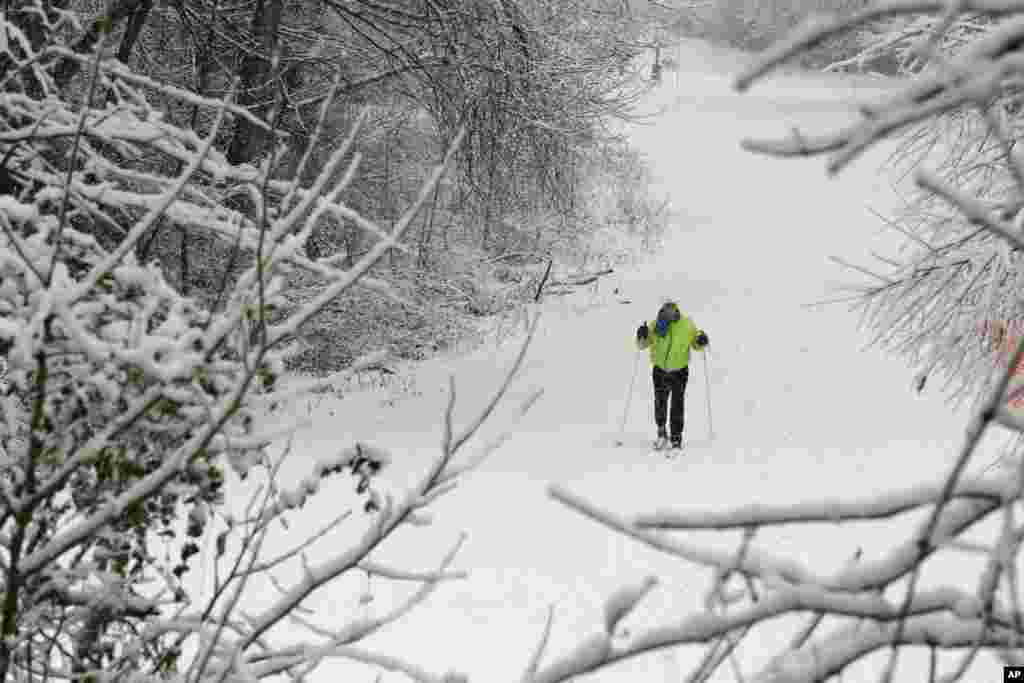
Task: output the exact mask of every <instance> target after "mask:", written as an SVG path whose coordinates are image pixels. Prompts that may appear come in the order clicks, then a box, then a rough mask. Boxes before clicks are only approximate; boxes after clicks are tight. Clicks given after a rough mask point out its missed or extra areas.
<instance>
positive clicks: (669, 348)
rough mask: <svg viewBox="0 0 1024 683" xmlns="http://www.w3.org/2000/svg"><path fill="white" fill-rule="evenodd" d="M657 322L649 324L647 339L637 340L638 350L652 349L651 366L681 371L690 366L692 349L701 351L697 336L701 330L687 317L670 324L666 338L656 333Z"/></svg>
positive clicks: (653, 321) (684, 316) (652, 321)
mask: <svg viewBox="0 0 1024 683" xmlns="http://www.w3.org/2000/svg"><path fill="white" fill-rule="evenodd" d="M657 322H658V321H657V320H651V321H650V322H648V323H647V329H648V330H650V333H649V334H648V335H647V339H636V337H634V340H636V344H637V347H638V348H641V349H646V348H649V349H650V353H651V365H655V366H657V367H659V368H661V369H662V370H679V369H680V368H685V367H687V366H689V365H690V349H699V348H700V347H699V346H698V345H697V335H698V334H700V330H699V329H698V328H697V326H696V325H695V324H694V322H693V321H692V320H690V318H689V317H688V316H686V315H682V316H680V318H679V320H674V321H672V322H670V323H669V325H668V331H667V332H666V333H665V336H664V337H659V336H658V333H657V332H655V329H656V325H657Z"/></svg>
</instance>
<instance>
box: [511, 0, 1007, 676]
mask: <svg viewBox="0 0 1024 683" xmlns="http://www.w3.org/2000/svg"><path fill="white" fill-rule="evenodd" d="M966 12H971V13H973V14H971V15H969V16H968V15H965V13H966ZM978 14H982V15H985V14H988V15H989V17H988V19H991V20H992V21H988V19H986V20H985V22H986V25H987V28H986V29H985V30H981V31H976V32H973V33H969V35H967V37H966V38H965V39H963V40H962V38H963V36H964V34H963V33H957V32H958V31H960V30H961V29H962V28H963V27H964V26H965V25H967V24H969V23H970V22H975V21H976V20H977V17H976V16H975V15H978ZM907 15H913V16H916V15H928V16H930V17H931V18H930V19H928V20H927V21H918V20H917V19H914V20H912V21H909V22H908V21H906V20H905V19H904V18H903V17H905V16H907ZM890 19H892V20H893V21H894V23H893V24H892V25H900V26H912V25H917V26H918V27H921V26H925V27H926V28H925V29H924V30H922V31H920V33H919V36H920V38H922V40H919V41H916V43H913V50H914V51H915V53H916V56H917V58H918V59H920V60H921V61H922V62H924V63H925V65H924V68H917V69H913V71H914V73H913V75H912V76H909V77H908V78H907V79H906V80H905V81H902V82H901V83H899V84H897V85H896V87H894V88H893V89H892V90H890V91H889V92H887V93H886V94H885V95H884V96H883V97H880V98H879V99H877V100H876V101H872V102H864V103H862V105H861V107H860V109H859V113H860V117H859V119H858V120H855V121H853V122H851V123H848V124H846V125H845V126H844V127H843V128H841V129H838V130H830V131H826V132H822V133H815V134H808V133H806V132H804V131H800V130H794V131H793V132H792V135H791V136H789V137H787V138H786V139H781V140H746V141H744V143H743V144H744V146H745V147H746V148H747V149H748V150H751V151H756V152H759V153H762V154H766V155H771V156H777V157H806V156H812V155H828V171H829V172H830V173H838V172H839V171H841V170H842V169H843V168H845V167H846V165H847V164H849V163H850V162H852V161H853V160H854V159H856V158H858V157H859V156H860V155H861V154H862V153H863V152H864V151H865V150H867V149H869V148H871V147H874V146H876V145H878V144H879V143H882V142H883V141H887V140H890V139H893V138H896V137H898V136H899V134H900V133H901V132H902V131H905V130H907V129H908V128H909V127H914V126H932V127H933V128H934V129H936V130H938V131H941V132H942V133H944V134H951V135H950V137H945V136H939V135H932V136H931V137H930V139H932V140H936V139H939V140H940V141H941V142H942V143H943V144H945V145H946V149H942V150H939V151H940V152H943V153H944V152H946V151H948V149H950V148H952V149H953V151H954V154H956V153H957V152H962V153H963V155H962V156H961V157H960V159H962V160H964V165H963V166H958V163H957V162H956V161H954V162H953V163H952V164H950V165H949V166H946V167H944V168H942V171H940V172H935V171H932V170H929V169H926V168H922V167H921V166H916V167H914V168H912V169H911V170H912V171H913V174H914V175H913V178H914V181H915V183H916V184H917V186H918V187H919V188H920V190H921V192H922V193H923V194H924V195H925V197H926V199H927V203H925V204H920V205H918V209H917V211H919V212H920V213H919V214H918V215H917V216H916V218H917V219H918V220H917V222H915V223H911V224H909V225H908V224H907V223H906V222H905V221H904V222H903V223H902V224H897V227H898V229H900V230H901V232H903V233H904V234H905V235H906V236H907V238H908V248H907V249H906V250H905V251H904V253H903V254H902V259H900V258H899V257H880V260H881V261H882V262H883V264H882V266H881V267H880V269H879V270H877V271H873V270H871V269H869V268H860V267H858V269H859V270H861V271H862V272H865V273H868V274H870V275H872V276H873V279H874V280H875V282H872V284H871V285H870V286H869V287H868V288H865V290H864V291H866V292H867V293H868V294H869V295H870V298H871V300H872V303H875V304H877V307H876V308H875V310H874V311H873V313H874V314H875V321H876V322H877V324H878V327H879V328H880V333H882V334H885V335H887V336H888V338H889V339H890V340H891V341H895V342H897V348H899V350H900V351H902V352H904V353H906V354H908V355H910V356H911V357H912V358H914V359H915V360H918V361H919V362H920V363H923V364H924V365H925V366H926V367H927V368H928V369H934V368H936V367H938V368H944V369H946V370H948V371H950V372H953V371H956V372H959V373H962V376H963V377H964V378H965V380H966V381H968V382H970V383H971V385H972V386H973V387H979V386H981V387H983V388H984V390H983V391H982V392H980V393H979V395H978V397H977V405H976V411H975V414H974V415H973V416H972V418H971V420H970V422H969V424H968V425H967V427H966V429H965V437H964V440H963V443H961V444H958V445H957V449H958V450H957V453H956V454H957V457H956V459H955V461H954V462H953V463H952V466H951V467H950V469H949V471H948V472H947V473H945V474H944V475H943V476H941V477H940V478H936V479H930V478H929V480H926V481H924V482H923V483H921V484H920V485H917V486H913V487H910V488H907V489H901V490H882V491H872V492H869V493H865V494H864V495H862V496H859V497H851V499H849V500H816V499H809V500H801V501H799V502H793V503H789V504H778V505H775V504H761V503H753V504H750V505H745V506H742V507H739V508H736V509H728V510H694V509H692V508H691V509H685V508H684V509H678V510H677V509H667V510H656V511H653V512H648V513H643V514H639V515H636V516H634V517H631V518H626V517H624V516H621V515H618V514H616V513H614V512H612V511H609V510H606V509H602V508H601V507H599V506H597V505H595V504H593V503H591V502H589V501H587V500H584V499H582V498H580V497H579V496H577V495H575V494H573V493H572V492H570V491H568V490H566V489H564V488H562V487H558V486H555V487H552V488H551V490H550V493H551V495H552V496H553V497H554V498H555V499H557V500H559V501H560V502H561V503H563V504H565V505H566V506H568V507H570V508H572V509H574V510H576V511H578V512H580V513H581V514H583V515H584V516H586V517H588V518H589V519H591V520H595V521H597V522H598V523H600V524H603V525H605V526H606V527H607V528H609V529H610V530H612V531H614V532H616V533H620V534H624V535H627V536H629V537H631V538H633V539H635V540H637V541H638V542H640V543H643V544H645V545H648V546H650V547H654V548H657V549H658V550H660V551H661V552H663V553H665V554H667V555H670V556H672V557H675V558H678V560H679V561H680V562H686V563H692V564H696V565H700V566H703V567H707V568H708V569H709V570H710V571H711V582H710V586H709V589H708V590H707V592H706V593H705V610H704V611H701V612H697V613H693V614H682V615H671V616H669V617H667V618H664V619H655V620H650V621H648V623H643V624H641V625H638V626H636V627H635V628H630V629H628V632H627V630H626V629H622V628H618V627H617V623H618V622H619V621H621V620H622V619H624V618H625V617H628V616H629V614H630V612H631V611H632V609H633V607H634V606H635V605H636V604H637V602H638V601H639V600H640V599H641V598H642V597H643V595H644V590H643V587H642V586H641V587H635V586H634V587H625V588H624V589H623V590H622V591H619V592H617V593H616V594H614V595H613V596H612V597H611V598H609V600H608V604H607V606H606V610H605V612H606V614H614V615H616V617H617V619H615V620H612V619H606V623H605V624H604V625H602V624H600V623H595V626H596V627H598V630H597V632H596V633H595V634H594V635H592V636H591V637H590V638H587V639H585V640H583V641H582V642H580V643H579V645H578V646H577V647H575V648H574V649H572V650H570V651H569V652H567V653H565V654H563V655H562V656H560V657H558V658H552V659H551V660H550V661H545V659H544V657H543V653H544V649H545V648H544V646H543V644H544V639H542V645H541V646H540V647H538V649H537V655H536V656H535V657H534V659H533V660H531V662H530V665H529V670H528V672H527V675H526V676H524V681H532V682H533V683H541V682H543V683H556V682H559V681H570V680H577V677H580V676H583V675H585V674H588V673H591V672H594V671H597V670H599V669H602V668H604V667H609V666H611V665H614V664H616V663H618V662H621V661H623V660H627V659H630V658H634V657H640V656H644V655H648V654H649V653H651V652H653V651H656V650H660V649H663V648H674V647H680V646H687V645H707V646H708V648H707V650H706V655H705V656H704V657H703V658H702V661H701V662H700V664H699V666H698V668H697V669H696V670H694V671H693V672H692V673H691V675H690V676H689V678H688V679H687V680H690V681H708V680H711V679H712V676H714V675H715V672H717V671H719V670H720V669H721V668H722V667H723V664H725V663H726V662H730V663H731V664H732V665H733V672H734V673H735V675H736V678H737V680H743V679H744V677H745V679H746V680H749V681H753V682H754V683H811V682H814V683H818V682H824V681H831V680H877V681H880V682H881V683H891V682H892V681H894V680H900V681H908V683H909V682H914V683H916V682H917V681H923V680H928V681H942V682H943V683H951V682H953V681H980V680H982V679H983V678H986V677H992V676H995V677H996V678H998V676H999V670H998V668H997V666H998V663H1004V664H1007V665H1015V666H1021V665H1024V615H1022V610H1021V605H1022V604H1024V595H1022V591H1021V577H1020V570H1021V566H1022V560H1024V556H1022V552H1021V550H1022V545H1024V526H1022V524H1021V519H1020V510H1021V505H1022V503H1024V460H1022V459H1021V457H1019V453H1018V454H1017V457H1015V458H1008V459H1006V460H1005V461H1004V462H1002V463H999V465H998V466H997V467H986V468H984V469H982V468H980V467H979V468H977V469H978V470H980V472H979V473H977V474H973V473H969V472H968V469H969V467H970V466H971V465H972V464H974V463H973V461H974V460H975V459H976V458H975V456H976V453H977V450H978V448H977V447H978V444H979V443H980V442H981V440H982V438H983V437H986V436H987V435H988V433H989V432H993V431H995V432H996V433H997V436H998V428H999V427H1002V428H1007V429H1009V430H1011V431H1013V432H1016V433H1017V434H1018V435H1019V434H1020V433H1022V432H1024V420H1022V419H1021V417H1020V414H1019V412H1015V411H1014V410H1013V409H1012V408H1013V403H1012V398H1013V397H1012V395H1011V392H1010V388H1011V386H1012V385H1011V380H1012V375H1013V374H1014V372H1015V371H1016V369H1017V368H1019V367H1020V364H1021V361H1022V359H1024V339H1022V338H1018V339H1017V340H1016V341H1015V346H1014V349H1013V351H1012V353H1009V354H1005V355H1008V356H1009V358H1004V359H1003V364H1002V367H1001V369H1000V371H999V372H997V373H993V372H992V371H991V365H992V363H991V361H992V358H993V357H994V356H995V355H996V354H997V353H1000V350H999V349H997V348H996V347H999V346H1001V344H998V343H994V342H995V341H996V340H993V339H991V338H985V336H984V335H983V334H982V329H983V328H984V327H986V326H987V327H988V328H992V327H999V326H1000V325H1002V329H1004V330H1005V329H1006V326H1008V325H1009V324H1011V323H1014V322H1017V321H1019V320H1020V319H1021V315H1020V312H1021V307H1022V303H1024V301H1022V291H1024V290H1022V285H1024V280H1022V273H1024V269H1022V268H1021V265H1020V258H1019V255H1020V254H1021V253H1022V252H1024V237H1022V225H1024V158H1022V157H1021V155H1020V153H1019V150H1018V149H1017V148H1018V147H1019V144H1018V143H1019V142H1020V131H1021V125H1020V123H1021V122H1020V113H1019V108H1016V107H1008V106H1005V104H1006V100H1005V98H1007V97H1012V96H1013V94H1014V93H1015V92H1019V87H1020V83H1021V78H1022V76H1024V60H1022V58H1021V51H1020V46H1021V44H1022V43H1024V2H1017V1H1010V2H992V3H989V2H949V3H934V2H917V1H915V0H909V1H908V2H879V3H877V4H873V5H871V6H869V7H866V8H864V9H862V10H858V11H856V12H853V13H851V14H850V15H849V16H847V17H844V18H838V19H837V18H829V19H817V20H815V21H810V22H807V23H805V24H804V25H802V26H801V27H800V28H798V29H797V30H795V31H794V32H793V35H792V36H791V37H790V38H788V39H786V40H785V41H783V42H781V43H779V44H777V45H774V46H772V47H771V48H769V49H768V50H767V51H766V52H765V54H764V55H763V56H762V57H761V58H760V59H758V60H757V61H756V62H755V63H754V64H752V65H751V66H749V67H748V68H747V69H745V71H744V72H743V73H741V74H739V76H738V77H737V80H736V86H737V88H738V89H739V90H741V91H742V90H745V89H747V88H749V87H750V86H751V85H752V84H754V83H755V82H757V81H758V80H760V79H761V78H763V77H764V76H766V74H768V73H769V72H771V71H773V70H774V69H775V68H777V67H779V66H780V65H782V64H783V63H785V62H787V61H789V60H791V59H795V58H797V57H798V56H799V55H800V54H803V53H805V52H806V51H807V50H809V49H812V48H814V47H815V46H818V45H821V44H822V43H823V42H824V41H827V40H829V39H831V38H833V37H835V36H837V35H840V34H843V33H844V32H849V31H853V30H857V29H858V28H859V27H862V26H865V25H867V24H868V23H869V22H873V21H888V20H890ZM996 20H998V21H996ZM965 22H966V23H965ZM975 25H976V24H975ZM901 30H902V29H901ZM904 38H906V36H904V35H903V34H901V37H900V38H899V39H900V40H904ZM911 42H913V41H910V42H908V43H907V45H908V46H910V45H911ZM943 117H946V118H945V119H943ZM937 119H938V120H939V121H938V125H936V120H937ZM951 121H952V122H955V124H950V122H951ZM943 158H944V157H943V155H942V154H940V155H939V159H940V160H941V159H943ZM930 160H934V157H932V158H931V159H930ZM954 167H955V168H956V169H957V170H956V171H954V172H948V170H949V168H954ZM921 207H926V208H921ZM940 207H941V208H942V211H941V213H940V212H938V211H937V209H939V208H940ZM911 214H913V209H912V210H911ZM979 323H987V324H988V325H981V324H979ZM993 323H998V324H993ZM967 345H973V346H974V347H975V349H974V353H973V355H972V354H968V353H965V352H964V348H965V346H967ZM977 359H981V360H977ZM922 436H923V435H922ZM931 469H932V468H930V467H928V466H927V465H926V464H925V465H923V466H922V467H921V470H922V471H924V472H929V471H930V470H931ZM905 514H911V515H915V516H916V519H917V520H918V521H916V522H915V523H914V525H913V528H912V531H911V532H910V533H909V534H908V535H907V536H906V537H905V538H903V539H902V540H900V541H899V542H898V543H896V544H894V545H891V546H886V547H883V548H882V549H881V551H880V553H879V554H878V555H876V556H867V555H865V556H863V557H862V553H861V551H860V550H858V552H857V553H855V554H854V555H853V557H852V558H851V559H850V561H849V562H848V563H847V564H846V565H845V566H842V567H839V568H837V569H835V570H833V571H827V572H822V571H820V570H817V569H815V568H813V564H812V560H814V559H817V556H818V555H819V553H818V552H814V551H815V550H816V549H812V550H811V551H810V552H811V553H812V554H813V555H814V557H811V558H806V559H805V558H794V557H791V556H784V555H782V554H781V553H780V552H778V550H777V548H773V547H772V545H771V542H770V541H767V540H765V541H762V542H758V540H759V535H760V534H761V532H762V531H775V530H778V529H780V528H782V527H792V526H796V525H801V526H803V525H823V526H828V527H835V528H836V530H837V531H836V533H837V534H841V531H842V528H843V527H848V526H850V525H853V524H860V523H876V524H877V523H891V524H894V525H895V524H896V521H895V519H896V518H897V517H899V516H902V515H905ZM982 530H985V531H984V532H983V531H982ZM989 530H991V531H992V532H993V533H987V532H988V531H989ZM709 531H714V532H733V533H735V532H742V536H741V540H740V541H739V543H738V544H737V547H736V548H735V549H734V550H733V549H723V548H722V546H721V544H714V545H711V544H702V543H700V542H699V541H697V540H695V539H694V538H692V536H696V535H697V534H699V533H700V532H709ZM975 532H982V533H985V535H986V536H987V537H986V538H984V540H977V536H976V534H975ZM954 553H955V554H958V555H959V554H963V553H967V554H969V556H970V557H971V558H973V559H976V560H977V562H976V563H973V566H972V567H970V568H969V569H966V570H962V571H959V572H957V573H956V574H955V575H954V576H953V577H952V578H949V579H947V580H946V582H944V583H942V584H939V585H929V586H928V587H927V588H924V587H923V586H924V584H925V581H926V579H924V578H922V577H924V576H925V575H927V574H929V572H930V571H931V570H932V569H933V568H934V563H935V562H936V561H937V560H938V558H948V557H949V556H950V555H952V554H954ZM960 566H964V565H960ZM691 589H692V587H690V586H685V587H682V586H681V587H679V590H680V591H684V590H691ZM624 596H625V597H624ZM781 617H787V619H781ZM652 622H653V623H652ZM787 624H794V627H793V628H792V630H791V632H789V633H787V632H785V631H783V629H786V628H787ZM546 633H547V630H546V631H545V638H546ZM752 633H771V634H772V636H778V635H780V634H781V635H783V636H784V638H785V640H784V642H785V643H786V644H784V645H782V647H781V651H779V652H778V653H777V656H776V657H775V658H774V659H773V660H772V661H771V662H770V663H769V664H767V665H765V666H763V667H761V668H760V670H758V671H755V672H754V673H753V674H752V675H750V676H745V674H746V672H744V671H743V668H744V667H743V658H742V657H741V656H739V657H738V656H737V655H736V653H737V648H738V647H740V645H741V644H742V642H743V640H744V639H745V638H747V636H748V635H749V634H752ZM912 651H918V652H919V653H920V652H923V653H924V654H926V656H928V661H929V663H926V664H925V665H924V667H920V668H919V667H916V666H910V667H903V666H902V665H901V662H904V661H906V660H907V659H909V657H910V656H911V652H912ZM758 654H762V653H758ZM983 655H984V656H983ZM872 657H873V658H874V660H873V662H872V663H877V664H878V666H877V671H876V673H875V675H873V676H872V677H871V678H870V679H868V678H866V677H865V675H864V670H866V669H867V668H868V667H867V666H865V667H864V669H859V670H858V669H857V668H856V667H855V665H857V664H859V663H861V662H862V660H865V659H868V658H872ZM993 660H995V661H996V662H997V666H996V667H993V665H992V664H993ZM851 669H852V670H853V671H851ZM741 674H744V676H741ZM858 674H859V675H858Z"/></svg>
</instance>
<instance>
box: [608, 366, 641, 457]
mask: <svg viewBox="0 0 1024 683" xmlns="http://www.w3.org/2000/svg"><path fill="white" fill-rule="evenodd" d="M642 355H643V352H639V353H637V354H636V361H635V362H634V363H633V377H632V378H631V379H630V380H629V393H628V394H627V395H626V409H625V410H623V411H622V422H620V423H619V438H618V439H617V440H616V441H615V445H616V446H621V445H622V438H623V437H624V436H625V435H626V418H627V417H628V416H629V405H630V404H631V403H632V402H633V385H634V384H636V375H637V372H639V370H640V357H641V356H642Z"/></svg>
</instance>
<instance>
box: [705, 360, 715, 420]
mask: <svg viewBox="0 0 1024 683" xmlns="http://www.w3.org/2000/svg"><path fill="white" fill-rule="evenodd" d="M708 353H709V351H705V352H704V353H703V356H704V398H705V399H706V401H707V406H708V440H711V439H714V438H715V425H714V423H713V422H712V421H711V378H710V376H709V373H708Z"/></svg>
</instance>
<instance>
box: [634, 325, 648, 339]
mask: <svg viewBox="0 0 1024 683" xmlns="http://www.w3.org/2000/svg"><path fill="white" fill-rule="evenodd" d="M647 334H648V333H647V323H644V324H643V325H641V326H640V327H638V328H636V338H637V339H641V340H643V339H647Z"/></svg>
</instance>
